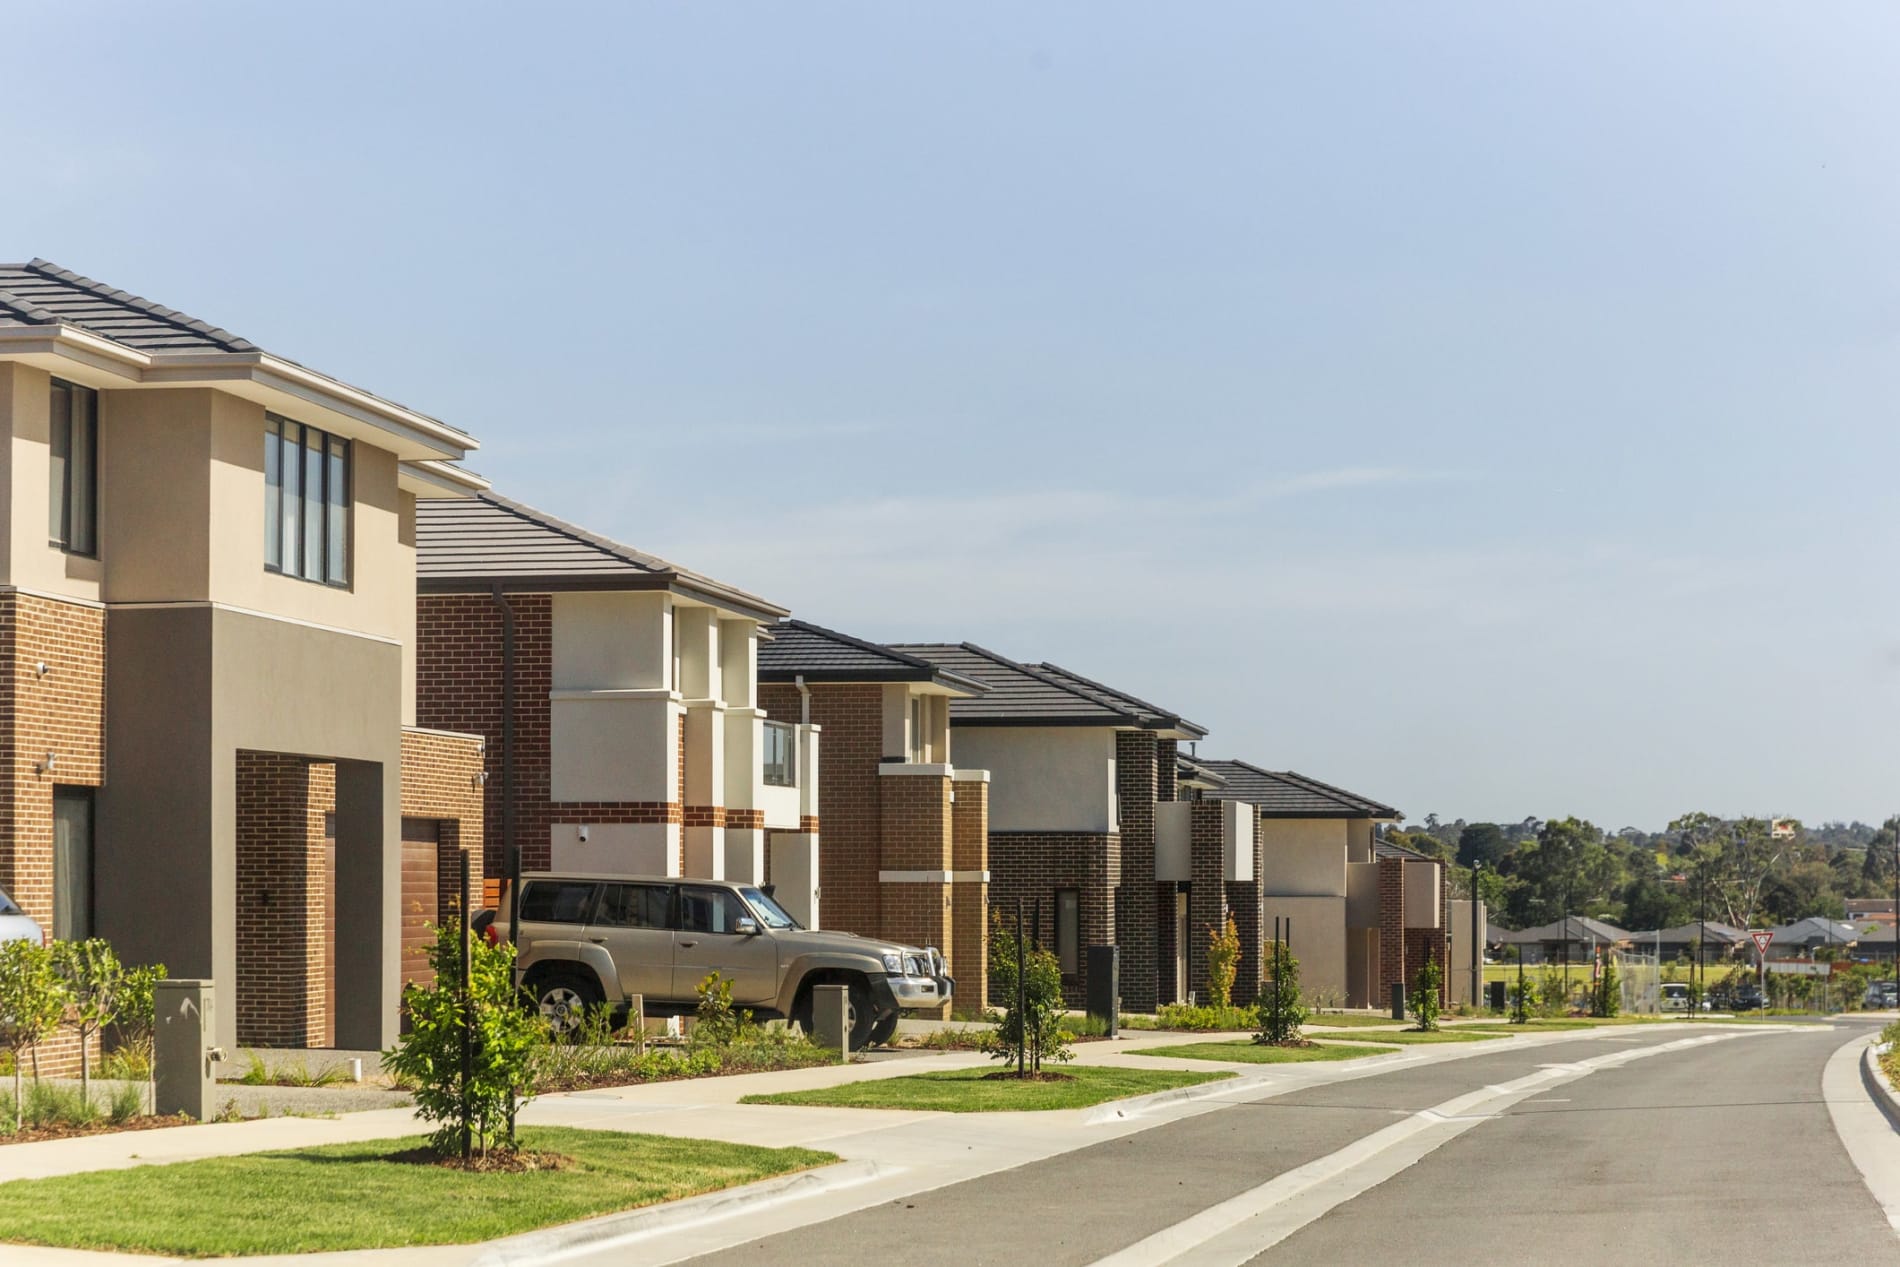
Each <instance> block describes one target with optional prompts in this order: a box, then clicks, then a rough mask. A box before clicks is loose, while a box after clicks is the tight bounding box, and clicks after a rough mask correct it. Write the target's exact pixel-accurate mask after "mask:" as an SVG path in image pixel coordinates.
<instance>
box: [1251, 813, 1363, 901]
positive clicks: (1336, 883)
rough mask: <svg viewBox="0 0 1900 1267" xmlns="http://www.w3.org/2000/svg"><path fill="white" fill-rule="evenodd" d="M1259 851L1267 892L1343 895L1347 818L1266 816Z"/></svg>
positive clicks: (1326, 895)
mask: <svg viewBox="0 0 1900 1267" xmlns="http://www.w3.org/2000/svg"><path fill="white" fill-rule="evenodd" d="M1263 845H1264V848H1263V849H1262V853H1263V854H1264V855H1265V859H1264V866H1265V870H1266V875H1265V877H1264V878H1265V880H1266V886H1267V892H1269V893H1284V894H1299V895H1304V896H1310V897H1344V896H1345V895H1346V820H1345V819H1343V818H1269V819H1268V820H1266V832H1265V836H1264V841H1263Z"/></svg>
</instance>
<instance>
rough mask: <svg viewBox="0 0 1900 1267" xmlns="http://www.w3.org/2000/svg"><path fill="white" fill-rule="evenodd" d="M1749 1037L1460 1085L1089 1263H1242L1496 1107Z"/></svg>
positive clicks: (1679, 1043)
mask: <svg viewBox="0 0 1900 1267" xmlns="http://www.w3.org/2000/svg"><path fill="white" fill-rule="evenodd" d="M1749 1036H1751V1035H1749V1034H1747V1033H1737V1032H1734V1031H1729V1032H1726V1033H1721V1034H1705V1035H1700V1036H1698V1037H1695V1038H1682V1039H1677V1040H1675V1041H1674V1042H1668V1043H1660V1044H1658V1045H1657V1046H1654V1047H1644V1048H1636V1049H1632V1050H1626V1051H1619V1052H1612V1053H1610V1054H1608V1055H1603V1056H1595V1057H1592V1058H1591V1059H1589V1060H1580V1061H1576V1062H1574V1063H1569V1064H1552V1065H1543V1066H1541V1067H1540V1068H1539V1069H1538V1071H1537V1072H1536V1073H1532V1074H1527V1075H1525V1076H1524V1077H1522V1078H1518V1079H1515V1080H1513V1081H1511V1082H1506V1083H1503V1084H1502V1085H1499V1086H1488V1087H1484V1088H1481V1089H1480V1090H1477V1091H1470V1092H1466V1093H1465V1094H1464V1095H1461V1096H1456V1097H1454V1098H1452V1099H1450V1100H1446V1101H1445V1102H1444V1103H1442V1104H1435V1105H1433V1106H1432V1107H1431V1108H1428V1109H1423V1110H1420V1111H1419V1112H1417V1113H1414V1114H1412V1115H1411V1116H1409V1117H1407V1118H1406V1119H1405V1120H1404V1121H1402V1122H1395V1123H1393V1124H1392V1125H1391V1126H1388V1127H1386V1128H1384V1129H1383V1130H1379V1131H1374V1132H1373V1133H1372V1134H1370V1135H1367V1136H1364V1137H1363V1138H1361V1139H1358V1140H1355V1141H1354V1142H1353V1143H1351V1144H1348V1145H1347V1146H1346V1147H1344V1148H1342V1149H1340V1150H1339V1151H1338V1152H1335V1153H1329V1154H1328V1155H1327V1156H1324V1157H1320V1158H1316V1159H1315V1160H1313V1161H1310V1162H1307V1163H1306V1164H1305V1165H1303V1166H1299V1167H1296V1168H1295V1169H1293V1170H1289V1171H1287V1172H1286V1173H1285V1174H1282V1175H1278V1176H1276V1177H1275V1178H1273V1179H1271V1180H1269V1181H1268V1182H1266V1183H1263V1184H1261V1185H1260V1186H1259V1187H1257V1188H1253V1189H1251V1190H1249V1191H1247V1192H1243V1193H1241V1194H1240V1195H1239V1196H1237V1197H1232V1198H1230V1199H1228V1200H1226V1201H1223V1202H1221V1203H1220V1204H1219V1205H1215V1206H1210V1207H1208V1208H1207V1209H1205V1210H1203V1211H1201V1212H1200V1213H1199V1214H1196V1215H1194V1216H1193V1217H1191V1218H1188V1219H1184V1220H1182V1221H1181V1222H1179V1223H1177V1224H1175V1225H1174V1226H1173V1227H1169V1228H1164V1229H1163V1230H1161V1231H1159V1232H1156V1233H1155V1234H1154V1235H1152V1236H1149V1237H1146V1238H1144V1239H1142V1240H1139V1241H1136V1242H1135V1243H1134V1244H1133V1245H1130V1246H1128V1247H1127V1248H1125V1249H1123V1250H1121V1251H1119V1252H1117V1253H1114V1254H1110V1255H1109V1256H1108V1257H1106V1258H1102V1259H1098V1260H1097V1262H1096V1264H1095V1267H1156V1265H1157V1264H1161V1263H1173V1262H1192V1263H1193V1264H1194V1265H1195V1267H1215V1265H1216V1264H1235V1265H1238V1264H1241V1263H1245V1262H1248V1261H1249V1260H1251V1259H1253V1258H1254V1257H1255V1256H1257V1255H1259V1254H1261V1253H1262V1252H1264V1251H1266V1250H1268V1249H1270V1248H1272V1247H1273V1246H1275V1245H1277V1244H1279V1243H1280V1242H1281V1241H1283V1240H1285V1239H1286V1238H1287V1237H1289V1236H1291V1235H1293V1233H1295V1232H1297V1231H1299V1230H1300V1229H1301V1228H1303V1227H1305V1226H1306V1225H1307V1224H1309V1223H1312V1222H1313V1221H1315V1220H1316V1219H1319V1218H1322V1217H1323V1216H1325V1215H1326V1214H1327V1213H1328V1212H1329V1211H1331V1210H1333V1209H1334V1208H1336V1207H1338V1206H1340V1205H1343V1204H1345V1203H1346V1202H1347V1201H1350V1200H1352V1199H1353V1198H1354V1197H1356V1196H1358V1195H1359V1194H1360V1193H1363V1192H1367V1191H1370V1190H1371V1189H1373V1188H1375V1187H1377V1186H1378V1185H1379V1184H1382V1183H1384V1182H1385V1181H1386V1180H1387V1179H1390V1178H1391V1177H1392V1176H1394V1175H1396V1174H1398V1173H1400V1172H1401V1171H1403V1170H1404V1169H1405V1168H1406V1167H1408V1166H1411V1165H1412V1164H1413V1163H1415V1162H1417V1161H1419V1160H1420V1159H1422V1158H1424V1157H1425V1156H1427V1155H1429V1154H1430V1153H1431V1152H1433V1151H1434V1150H1435V1149H1437V1148H1439V1147H1441V1146H1442V1145H1444V1144H1446V1143H1448V1142H1449V1141H1451V1140H1453V1139H1455V1138H1457V1137H1458V1136H1459V1135H1462V1134H1464V1132H1466V1131H1468V1130H1470V1129H1471V1128H1472V1127H1474V1126H1476V1125H1477V1124H1478V1123H1480V1122H1484V1121H1488V1120H1490V1119H1491V1118H1493V1117H1496V1116H1498V1114H1499V1112H1500V1111H1501V1110H1503V1109H1506V1108H1509V1107H1510V1106H1511V1105H1512V1104H1515V1103H1517V1102H1518V1101H1520V1100H1523V1099H1526V1098H1528V1097H1529V1096H1531V1095H1533V1094H1534V1093H1536V1092H1538V1091H1541V1090H1544V1089H1546V1088H1551V1087H1557V1086H1561V1085H1563V1084H1564V1083H1567V1082H1574V1081H1576V1080H1577V1079H1579V1078H1583V1077H1587V1076H1588V1075H1590V1074H1592V1073H1595V1072H1596V1071H1597V1070H1599V1069H1613V1068H1616V1067H1618V1066H1620V1065H1626V1064H1629V1063H1630V1062H1631V1061H1635V1060H1643V1059H1646V1058H1648V1057H1650V1056H1661V1055H1665V1054H1667V1053H1671V1052H1679V1051H1686V1050H1688V1049H1689V1048H1692V1047H1700V1046H1703V1045H1705V1044H1708V1043H1719V1042H1726V1041H1728V1040H1730V1039H1734V1038H1742V1037H1749Z"/></svg>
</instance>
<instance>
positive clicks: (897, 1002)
mask: <svg viewBox="0 0 1900 1267" xmlns="http://www.w3.org/2000/svg"><path fill="white" fill-rule="evenodd" d="M871 989H872V992H873V993H874V994H876V995H878V996H880V997H879V998H878V1002H879V1003H880V1004H882V1005H884V1007H885V1008H896V1009H898V1010H900V1011H910V1010H915V1009H918V1008H934V1007H941V1006H942V1005H943V1004H945V1003H948V1002H949V1001H950V998H951V996H952V995H954V994H955V993H956V989H957V983H956V982H955V981H954V980H952V979H951V978H950V977H948V976H941V977H926V976H890V977H875V978H873V979H872V982H871Z"/></svg>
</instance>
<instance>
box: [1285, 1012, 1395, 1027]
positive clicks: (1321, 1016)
mask: <svg viewBox="0 0 1900 1267" xmlns="http://www.w3.org/2000/svg"><path fill="white" fill-rule="evenodd" d="M1306 1023H1307V1024H1308V1025H1311V1026H1313V1027H1314V1028H1315V1029H1352V1028H1356V1027H1358V1026H1361V1025H1410V1024H1411V1023H1412V1022H1411V1021H1410V1020H1403V1021H1395V1020H1393V1019H1392V1017H1391V1015H1390V1014H1388V1013H1380V1014H1377V1015H1371V1016H1368V1015H1367V1014H1365V1013H1363V1012H1347V1013H1345V1014H1343V1015H1339V1016H1335V1015H1334V1014H1333V1013H1331V1012H1315V1013H1313V1014H1312V1015H1311V1016H1309V1017H1307V1018H1306Z"/></svg>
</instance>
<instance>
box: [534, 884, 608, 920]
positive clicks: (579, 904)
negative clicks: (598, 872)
mask: <svg viewBox="0 0 1900 1267" xmlns="http://www.w3.org/2000/svg"><path fill="white" fill-rule="evenodd" d="M593 905H594V886H593V885H591V884H584V883H580V882H577V881H572V880H538V881H536V882H535V883H533V884H529V885H525V886H523V888H522V890H521V922H522V923H524V924H526V923H529V922H531V921H532V922H535V923H541V924H585V923H586V922H587V916H588V913H589V911H590V910H591V908H592V907H593Z"/></svg>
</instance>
